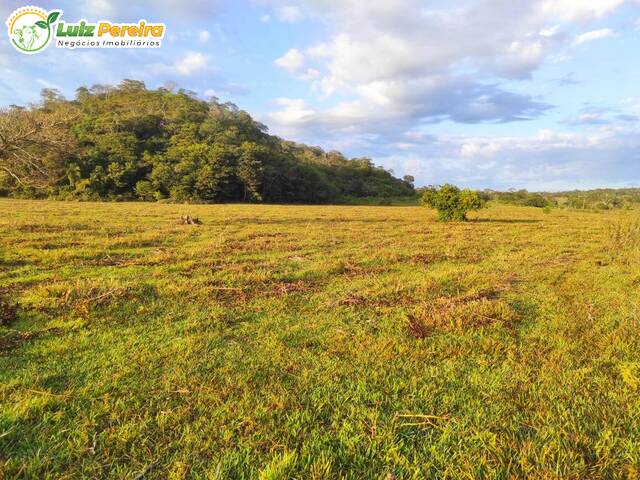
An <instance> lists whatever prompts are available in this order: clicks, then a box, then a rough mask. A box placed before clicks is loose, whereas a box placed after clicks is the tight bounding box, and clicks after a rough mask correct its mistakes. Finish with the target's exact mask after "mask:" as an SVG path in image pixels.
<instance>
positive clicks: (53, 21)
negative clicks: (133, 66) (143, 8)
mask: <svg viewBox="0 0 640 480" xmlns="http://www.w3.org/2000/svg"><path fill="white" fill-rule="evenodd" d="M61 15H62V10H51V11H49V12H47V11H46V10H44V9H42V8H40V7H33V6H29V7H22V8H19V9H18V10H16V11H14V12H13V13H12V14H11V15H10V16H9V18H8V19H7V27H9V39H10V42H11V44H12V45H13V46H14V48H16V50H18V51H19V52H22V53H26V54H28V55H31V54H34V53H39V52H41V51H43V50H44V49H45V48H46V47H48V46H49V44H50V43H51V42H52V41H53V40H55V42H54V43H55V46H56V48H69V49H74V48H158V47H161V46H162V39H163V38H164V32H165V28H166V27H165V24H164V23H150V22H147V21H146V20H139V21H138V23H114V22H110V21H107V20H100V21H98V22H89V21H87V20H85V19H82V20H80V21H78V22H66V21H62V20H60V16H61Z"/></svg>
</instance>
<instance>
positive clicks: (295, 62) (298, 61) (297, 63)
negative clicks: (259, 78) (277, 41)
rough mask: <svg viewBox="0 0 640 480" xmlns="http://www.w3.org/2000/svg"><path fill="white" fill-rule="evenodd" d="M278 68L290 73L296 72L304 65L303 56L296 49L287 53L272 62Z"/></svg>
mask: <svg viewBox="0 0 640 480" xmlns="http://www.w3.org/2000/svg"><path fill="white" fill-rule="evenodd" d="M274 63H275V64H276V65H277V66H279V67H280V68H284V69H285V70H287V71H288V72H290V73H294V72H297V71H298V70H300V68H302V66H303V65H304V55H303V54H302V52H300V50H298V49H297V48H292V49H291V50H289V51H287V53H285V54H284V55H283V56H282V57H280V58H278V59H276V60H275V62H274Z"/></svg>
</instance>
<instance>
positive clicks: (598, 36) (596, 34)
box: [573, 28, 616, 47]
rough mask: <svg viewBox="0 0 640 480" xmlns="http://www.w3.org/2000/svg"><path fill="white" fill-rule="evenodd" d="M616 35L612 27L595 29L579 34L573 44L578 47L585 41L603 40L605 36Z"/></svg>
mask: <svg viewBox="0 0 640 480" xmlns="http://www.w3.org/2000/svg"><path fill="white" fill-rule="evenodd" d="M615 35H616V34H615V32H614V31H613V30H611V29H610V28H601V29H600V30H593V31H591V32H586V33H583V34H582V35H578V36H577V37H576V38H575V40H574V41H573V46H574V47H577V46H578V45H582V44H583V43H587V42H593V41H594V40H602V39H604V38H611V37H615Z"/></svg>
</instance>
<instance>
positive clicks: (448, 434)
mask: <svg viewBox="0 0 640 480" xmlns="http://www.w3.org/2000/svg"><path fill="white" fill-rule="evenodd" d="M0 211H2V212H3V215H1V216H0V248H1V253H2V256H1V257H0V294H1V295H3V296H4V298H5V300H6V299H11V301H18V302H19V303H20V309H19V311H18V318H17V319H10V318H6V319H5V323H6V324H5V325H3V326H0V478H3V476H4V478H47V477H49V478H81V477H86V478H134V477H136V475H140V474H142V473H143V474H144V478H147V479H151V478H167V477H168V478H219V479H222V478H225V479H226V478H260V479H279V478H281V479H285V478H299V479H308V478H314V479H321V478H323V479H328V478H362V479H372V478H373V479H375V478H389V479H391V478H398V479H400V478H403V479H404V478H515V477H529V478H576V479H577V478H591V479H598V478H638V475H639V471H640V335H639V332H640V224H639V223H638V220H637V218H638V212H637V211H636V212H633V211H627V212H625V211H622V212H607V213H589V212H572V211H564V210H556V211H553V212H552V213H551V214H546V215H545V214H544V213H543V212H542V211H541V210H539V209H535V208H519V207H500V206H493V207H491V208H489V209H487V210H483V211H481V212H478V213H477V214H473V215H472V216H473V217H474V218H475V219H476V220H477V221H473V222H469V223H465V224H461V223H454V224H444V223H438V222H436V221H435V213H434V212H432V211H429V210H426V209H423V208H420V207H327V206H318V207H309V206H304V207H302V206H300V207H298V206H258V205H215V206H204V205H203V206H193V205H191V206H187V205H162V204H134V203H128V204H115V203H111V204H109V203H62V202H58V203H56V202H40V201H16V200H0ZM182 214H189V215H192V216H197V217H199V218H200V219H201V220H202V222H203V225H201V226H191V225H179V224H178V221H179V218H180V215H182Z"/></svg>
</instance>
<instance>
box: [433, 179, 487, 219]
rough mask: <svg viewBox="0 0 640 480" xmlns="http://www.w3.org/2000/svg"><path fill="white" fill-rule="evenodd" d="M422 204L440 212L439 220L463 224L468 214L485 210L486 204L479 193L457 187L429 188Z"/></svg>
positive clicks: (447, 185)
mask: <svg viewBox="0 0 640 480" xmlns="http://www.w3.org/2000/svg"><path fill="white" fill-rule="evenodd" d="M422 204H423V205H425V206H427V207H431V208H435V209H436V210H438V220H441V221H445V222H450V221H454V222H463V221H466V220H467V213H468V212H470V211H472V210H479V209H481V208H483V207H484V206H485V204H486V202H485V201H484V200H483V199H482V198H481V197H480V195H478V193H477V192H474V191H472V190H469V189H468V188H465V189H464V190H460V189H459V188H458V187H456V186H455V185H450V184H445V185H442V186H441V187H430V188H427V189H426V190H425V191H424V193H423V194H422Z"/></svg>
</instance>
